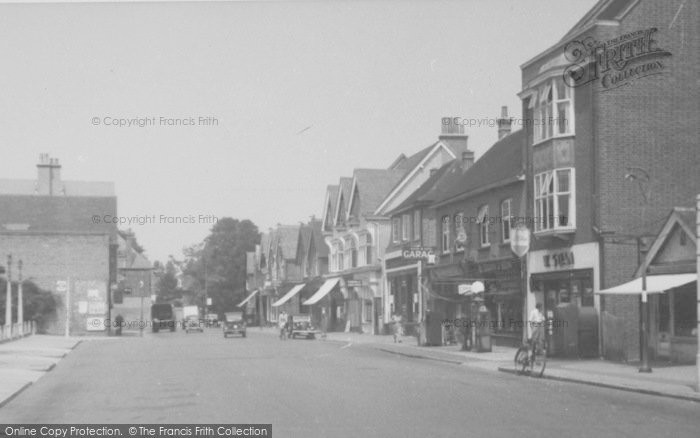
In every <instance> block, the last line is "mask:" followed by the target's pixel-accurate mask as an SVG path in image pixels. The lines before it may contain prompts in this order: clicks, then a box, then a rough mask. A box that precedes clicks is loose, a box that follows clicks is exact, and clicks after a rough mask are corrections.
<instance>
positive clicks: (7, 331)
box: [0, 321, 36, 342]
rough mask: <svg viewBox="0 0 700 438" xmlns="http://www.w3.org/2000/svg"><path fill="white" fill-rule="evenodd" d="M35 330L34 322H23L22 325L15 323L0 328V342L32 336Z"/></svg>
mask: <svg viewBox="0 0 700 438" xmlns="http://www.w3.org/2000/svg"><path fill="white" fill-rule="evenodd" d="M35 328H36V327H35V326H34V321H24V322H23V323H22V324H20V323H18V322H16V323H14V324H12V325H10V326H7V325H4V326H0V342H5V341H11V340H14V339H19V338H22V337H24V336H29V335H33V334H34V330H35Z"/></svg>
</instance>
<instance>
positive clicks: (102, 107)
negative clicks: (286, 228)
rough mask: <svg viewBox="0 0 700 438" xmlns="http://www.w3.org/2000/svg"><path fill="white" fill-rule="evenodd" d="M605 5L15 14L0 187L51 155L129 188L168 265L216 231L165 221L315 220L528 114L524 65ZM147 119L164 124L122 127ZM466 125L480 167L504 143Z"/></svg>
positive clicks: (34, 10) (21, 8)
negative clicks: (361, 183) (485, 122)
mask: <svg viewBox="0 0 700 438" xmlns="http://www.w3.org/2000/svg"><path fill="white" fill-rule="evenodd" d="M593 4H595V0H530V1H525V0H508V1H506V0H488V1H487V0H484V1H476V0H473V1H407V2H405V1H371V2H370V1H367V2H355V1H352V2H347V1H346V2H320V1H315V2H301V1H299V2H232V3H224V2H214V3H203V2H193V3H166V2H158V3H121V4H113V3H77V4H76V3H73V4H52V3H39V4H0V54H2V58H3V59H2V63H1V65H2V68H0V81H1V83H2V87H1V88H0V90H1V91H0V93H2V97H1V98H0V149H1V150H2V152H3V154H2V155H3V166H2V172H1V173H0V177H2V178H26V179H30V178H34V177H35V175H36V168H35V165H36V162H37V160H38V156H39V154H40V153H42V152H47V153H49V154H51V155H52V156H53V157H57V158H59V159H60V161H61V164H62V165H63V169H62V174H63V178H64V179H71V180H98V181H113V182H114V183H115V186H116V192H117V196H118V212H119V215H120V216H124V217H129V216H137V215H140V216H152V215H156V222H157V223H156V224H148V225H142V226H139V225H132V226H131V228H132V229H133V230H134V231H135V232H136V233H137V237H138V239H139V241H140V242H141V243H142V245H143V246H145V247H146V250H147V255H148V256H149V257H150V258H151V259H153V260H156V259H158V260H165V259H166V258H167V256H168V254H173V255H175V256H176V257H180V256H181V250H182V248H183V247H185V246H188V245H191V244H193V243H197V242H199V241H201V239H202V238H203V237H205V236H206V235H207V233H208V230H209V229H210V228H211V224H207V223H206V221H205V220H202V222H203V223H195V224H190V225H173V224H161V223H158V222H160V215H164V216H168V217H173V216H190V215H192V216H194V217H195V218H196V220H195V222H199V215H215V216H218V217H224V216H231V217H235V218H239V219H251V220H252V221H253V222H255V224H257V225H258V227H260V229H261V230H266V229H267V228H268V227H271V226H274V225H275V224H276V223H278V222H279V223H292V224H293V223H298V222H299V221H306V220H308V218H309V217H310V216H311V215H316V216H320V215H321V213H322V211H321V210H322V205H323V196H324V193H325V187H326V185H328V184H334V183H336V182H337V180H338V178H339V177H340V176H351V175H352V170H353V169H354V168H358V167H360V168H385V167H387V166H389V164H390V163H391V162H392V161H393V160H394V159H395V158H396V157H397V156H398V155H399V154H400V153H406V154H407V155H408V154H410V153H413V152H416V151H418V150H419V149H422V148H424V147H426V146H428V145H429V144H431V143H432V142H434V141H435V140H436V139H437V136H438V134H439V132H440V118H441V117H442V116H448V115H449V116H457V117H462V118H477V119H481V118H495V117H497V116H498V113H499V110H500V107H501V106H502V105H507V106H508V107H509V108H510V112H511V115H512V116H514V117H520V106H519V100H518V98H517V96H516V93H517V92H518V91H520V83H521V82H520V78H521V76H520V68H519V66H520V65H521V64H522V63H523V62H525V61H527V60H529V59H530V58H532V57H533V56H534V55H536V54H538V53H539V52H541V51H542V50H544V49H546V48H548V47H549V46H551V45H552V44H554V43H555V42H557V41H558V40H559V39H560V38H561V37H562V36H563V35H564V33H565V32H566V31H567V30H568V29H569V28H570V27H571V26H572V25H573V24H575V23H576V22H577V21H578V20H579V19H580V18H581V16H582V15H583V14H584V13H585V12H587V11H588V10H589V9H590V8H591V7H592V6H593ZM200 117H202V118H207V117H213V118H215V119H216V121H217V122H218V124H215V125H213V126H206V125H200V119H199V118H200ZM135 118H142V119H143V118H149V119H150V122H154V123H149V124H148V125H147V126H143V127H139V126H131V127H128V126H123V127H119V126H114V125H112V124H111V123H115V119H135ZM153 118H155V120H154V119H153ZM161 118H163V119H161ZM189 118H192V119H193V121H194V124H195V125H194V126H170V125H164V123H170V121H166V120H165V119H184V121H185V122H189V121H190V120H189ZM202 122H204V119H202ZM141 123H142V124H143V123H145V122H144V121H142V122H141ZM467 132H468V134H469V136H470V138H469V142H470V145H471V148H472V149H473V150H474V151H475V152H476V154H477V157H479V156H480V155H481V154H482V153H483V152H484V151H485V150H486V149H487V148H488V147H489V146H490V145H491V144H492V143H493V142H494V141H495V140H496V138H497V134H496V128H495V127H494V126H482V127H476V126H475V127H471V128H467ZM88 220H90V218H86V221H88ZM124 228H126V226H125V227H124Z"/></svg>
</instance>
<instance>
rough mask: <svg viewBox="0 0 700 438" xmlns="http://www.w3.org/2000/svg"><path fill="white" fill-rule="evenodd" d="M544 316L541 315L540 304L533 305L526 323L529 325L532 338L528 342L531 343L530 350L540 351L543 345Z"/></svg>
mask: <svg viewBox="0 0 700 438" xmlns="http://www.w3.org/2000/svg"><path fill="white" fill-rule="evenodd" d="M544 320H545V318H544V315H543V314H542V303H537V304H535V308H534V309H532V312H530V317H529V318H528V321H529V323H530V329H531V331H532V338H531V339H530V342H531V343H532V349H533V351H535V348H538V349H541V348H542V345H543V343H544Z"/></svg>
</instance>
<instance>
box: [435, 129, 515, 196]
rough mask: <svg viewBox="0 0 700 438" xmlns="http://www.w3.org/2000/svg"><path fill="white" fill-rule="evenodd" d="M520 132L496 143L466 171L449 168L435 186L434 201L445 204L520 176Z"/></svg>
mask: <svg viewBox="0 0 700 438" xmlns="http://www.w3.org/2000/svg"><path fill="white" fill-rule="evenodd" d="M524 140H525V137H524V134H523V130H522V129H520V130H517V131H515V132H513V133H512V134H510V135H507V136H505V137H504V138H502V139H501V140H499V141H497V142H496V143H495V144H494V145H493V146H491V148H490V149H489V150H488V151H486V152H485V153H484V155H482V157H481V158H480V159H479V160H477V161H476V163H474V164H473V165H472V166H471V167H470V168H469V169H468V170H466V171H464V170H461V168H460V169H459V171H458V170H457V169H455V168H452V169H451V170H450V171H448V172H447V173H446V174H445V176H444V177H443V178H441V179H440V182H439V183H438V184H437V185H436V187H434V190H436V192H437V193H436V194H435V198H434V201H435V202H443V201H448V200H450V199H451V198H454V197H457V196H459V195H461V194H463V193H467V192H471V191H473V190H476V189H479V188H481V187H486V186H489V185H492V184H495V183H498V182H502V181H505V180H507V179H509V178H513V177H516V176H518V175H520V174H522V173H523V163H522V145H523V142H524Z"/></svg>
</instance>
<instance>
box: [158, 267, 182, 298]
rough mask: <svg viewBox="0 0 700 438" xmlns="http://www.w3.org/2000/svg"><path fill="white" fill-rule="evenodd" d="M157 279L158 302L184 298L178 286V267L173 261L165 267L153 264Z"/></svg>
mask: <svg viewBox="0 0 700 438" xmlns="http://www.w3.org/2000/svg"><path fill="white" fill-rule="evenodd" d="M153 267H154V275H155V277H156V287H155V290H156V302H159V303H161V302H169V301H172V300H175V299H178V298H182V291H181V290H180V289H179V288H178V285H177V273H178V270H177V267H176V265H175V262H174V261H173V259H171V260H168V262H167V263H166V264H165V265H163V264H162V263H161V262H158V261H156V262H155V263H154V264H153Z"/></svg>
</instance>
